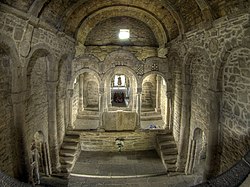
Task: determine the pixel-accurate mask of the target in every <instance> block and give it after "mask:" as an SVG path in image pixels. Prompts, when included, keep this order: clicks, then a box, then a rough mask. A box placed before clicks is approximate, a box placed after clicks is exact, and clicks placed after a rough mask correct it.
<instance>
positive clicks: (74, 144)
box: [59, 131, 81, 177]
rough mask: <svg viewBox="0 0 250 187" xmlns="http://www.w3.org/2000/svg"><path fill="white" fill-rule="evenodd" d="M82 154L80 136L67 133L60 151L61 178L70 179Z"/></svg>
mask: <svg viewBox="0 0 250 187" xmlns="http://www.w3.org/2000/svg"><path fill="white" fill-rule="evenodd" d="M80 152H81V149H80V135H79V134H77V133H76V132H74V131H67V133H66V134H65V137H64V139H63V143H62V145H61V149H60V153H59V155H60V163H61V174H62V176H61V177H68V176H69V173H70V172H71V171H72V169H73V167H74V165H75V162H76V160H77V158H78V156H79V154H80Z"/></svg>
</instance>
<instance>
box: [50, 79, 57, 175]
mask: <svg viewBox="0 0 250 187" xmlns="http://www.w3.org/2000/svg"><path fill="white" fill-rule="evenodd" d="M56 86H57V81H48V82H47V91H48V126H49V128H48V129H49V130H48V134H49V149H50V158H51V166H52V172H53V173H57V172H59V169H60V162H59V147H58V141H57V120H56V118H57V116H56Z"/></svg>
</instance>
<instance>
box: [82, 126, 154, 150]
mask: <svg viewBox="0 0 250 187" xmlns="http://www.w3.org/2000/svg"><path fill="white" fill-rule="evenodd" d="M155 135H156V133H154V132H130V131H129V132H105V133H101V132H83V133H81V135H80V141H81V150H83V151H105V152H117V151H118V147H117V145H116V143H115V140H116V138H121V139H124V146H123V148H122V151H140V150H152V149H155Z"/></svg>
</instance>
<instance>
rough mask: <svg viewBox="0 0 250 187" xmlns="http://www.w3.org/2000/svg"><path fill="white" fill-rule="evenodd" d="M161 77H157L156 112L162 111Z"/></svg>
mask: <svg viewBox="0 0 250 187" xmlns="http://www.w3.org/2000/svg"><path fill="white" fill-rule="evenodd" d="M160 83H161V77H160V76H159V75H156V94H155V111H156V112H158V111H160V91H161V84H160Z"/></svg>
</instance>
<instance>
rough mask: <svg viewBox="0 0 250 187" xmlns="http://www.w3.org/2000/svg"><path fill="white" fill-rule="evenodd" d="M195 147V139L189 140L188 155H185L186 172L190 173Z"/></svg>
mask: <svg viewBox="0 0 250 187" xmlns="http://www.w3.org/2000/svg"><path fill="white" fill-rule="evenodd" d="M195 148H196V140H190V141H189V148H188V156H187V164H186V168H185V173H186V174H192V172H193V167H194V159H195Z"/></svg>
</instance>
